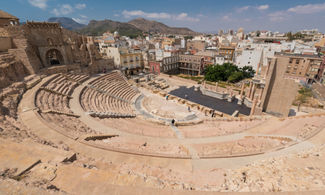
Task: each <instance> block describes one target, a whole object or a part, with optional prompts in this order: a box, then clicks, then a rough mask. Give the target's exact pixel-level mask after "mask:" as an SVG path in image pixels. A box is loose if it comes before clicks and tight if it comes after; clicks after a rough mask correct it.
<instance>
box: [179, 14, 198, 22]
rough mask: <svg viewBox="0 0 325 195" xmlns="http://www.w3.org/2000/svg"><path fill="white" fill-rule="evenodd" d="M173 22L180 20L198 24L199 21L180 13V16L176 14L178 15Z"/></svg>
mask: <svg viewBox="0 0 325 195" xmlns="http://www.w3.org/2000/svg"><path fill="white" fill-rule="evenodd" d="M175 20H180V21H189V22H198V21H200V19H198V18H192V17H189V16H188V14H187V13H181V14H178V15H177V16H176V17H175Z"/></svg>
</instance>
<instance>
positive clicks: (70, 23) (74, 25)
mask: <svg viewBox="0 0 325 195" xmlns="http://www.w3.org/2000/svg"><path fill="white" fill-rule="evenodd" d="M47 21H48V22H58V23H60V24H61V26H62V27H63V28H66V29H68V30H75V29H80V28H83V27H85V26H86V25H84V24H80V23H78V22H76V21H74V20H73V19H72V18H67V17H52V18H49V19H48V20H47Z"/></svg>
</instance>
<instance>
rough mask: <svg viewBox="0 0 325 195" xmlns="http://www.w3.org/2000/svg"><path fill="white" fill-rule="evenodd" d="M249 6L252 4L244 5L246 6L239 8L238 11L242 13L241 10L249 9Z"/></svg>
mask: <svg viewBox="0 0 325 195" xmlns="http://www.w3.org/2000/svg"><path fill="white" fill-rule="evenodd" d="M249 8H250V6H244V7H240V8H238V9H237V10H236V11H237V12H238V13H241V12H243V11H247V10H248V9H249Z"/></svg>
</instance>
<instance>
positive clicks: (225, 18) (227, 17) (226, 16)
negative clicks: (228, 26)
mask: <svg viewBox="0 0 325 195" xmlns="http://www.w3.org/2000/svg"><path fill="white" fill-rule="evenodd" d="M222 20H224V21H226V22H230V21H231V18H230V16H228V15H225V16H223V17H222Z"/></svg>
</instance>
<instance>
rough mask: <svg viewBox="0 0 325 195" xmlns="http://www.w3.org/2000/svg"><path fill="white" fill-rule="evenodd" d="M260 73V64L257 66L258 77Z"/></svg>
mask: <svg viewBox="0 0 325 195" xmlns="http://www.w3.org/2000/svg"><path fill="white" fill-rule="evenodd" d="M259 72H260V63H258V64H257V69H256V73H255V75H256V76H257V75H258V73H259Z"/></svg>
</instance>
